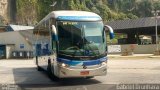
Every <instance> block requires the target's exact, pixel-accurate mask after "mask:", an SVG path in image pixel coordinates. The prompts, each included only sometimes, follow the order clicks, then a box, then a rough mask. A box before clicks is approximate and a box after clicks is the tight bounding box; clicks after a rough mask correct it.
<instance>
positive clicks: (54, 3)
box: [50, 2, 57, 10]
mask: <svg viewBox="0 0 160 90" xmlns="http://www.w3.org/2000/svg"><path fill="white" fill-rule="evenodd" d="M56 4H57V2H53V4H52V5H50V6H51V7H53V10H54V6H55V5H56Z"/></svg>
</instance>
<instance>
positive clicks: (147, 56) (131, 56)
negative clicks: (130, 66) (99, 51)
mask: <svg viewBox="0 0 160 90" xmlns="http://www.w3.org/2000/svg"><path fill="white" fill-rule="evenodd" d="M108 58H160V56H154V55H130V56H120V55H108Z"/></svg>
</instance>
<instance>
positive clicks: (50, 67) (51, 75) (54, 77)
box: [47, 63, 60, 81]
mask: <svg viewBox="0 0 160 90" xmlns="http://www.w3.org/2000/svg"><path fill="white" fill-rule="evenodd" d="M47 73H48V76H49V78H50V79H51V80H53V81H59V80H60V79H59V78H58V77H56V76H55V75H54V73H53V71H52V66H51V64H50V63H48V67H47Z"/></svg>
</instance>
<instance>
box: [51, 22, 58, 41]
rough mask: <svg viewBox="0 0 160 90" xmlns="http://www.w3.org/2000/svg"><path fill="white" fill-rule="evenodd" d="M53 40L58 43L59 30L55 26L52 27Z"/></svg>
mask: <svg viewBox="0 0 160 90" xmlns="http://www.w3.org/2000/svg"><path fill="white" fill-rule="evenodd" d="M52 40H54V41H58V36H57V30H56V27H55V26H54V25H52Z"/></svg>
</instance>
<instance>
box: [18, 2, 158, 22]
mask: <svg viewBox="0 0 160 90" xmlns="http://www.w3.org/2000/svg"><path fill="white" fill-rule="evenodd" d="M53 2H57V4H56V5H55V7H51V6H50V5H51V4H52V3H53ZM16 4H17V22H18V23H20V24H26V23H27V24H36V22H38V21H40V20H41V19H42V18H43V17H45V15H47V14H48V13H49V12H50V11H52V10H85V11H92V12H95V13H97V14H99V15H100V16H101V17H102V18H103V20H104V21H113V20H123V19H133V18H139V17H149V16H153V14H152V11H153V10H158V9H160V1H159V0H17V2H16Z"/></svg>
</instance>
